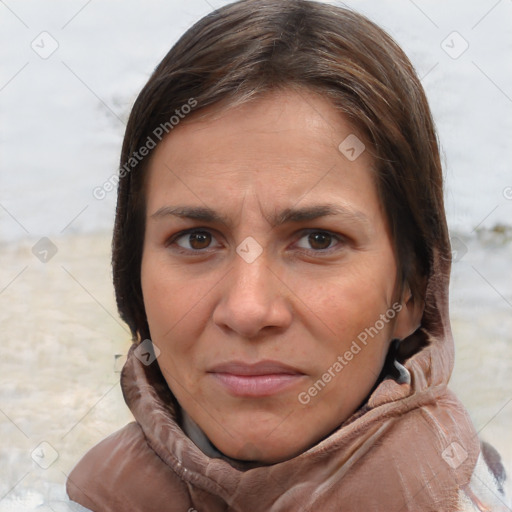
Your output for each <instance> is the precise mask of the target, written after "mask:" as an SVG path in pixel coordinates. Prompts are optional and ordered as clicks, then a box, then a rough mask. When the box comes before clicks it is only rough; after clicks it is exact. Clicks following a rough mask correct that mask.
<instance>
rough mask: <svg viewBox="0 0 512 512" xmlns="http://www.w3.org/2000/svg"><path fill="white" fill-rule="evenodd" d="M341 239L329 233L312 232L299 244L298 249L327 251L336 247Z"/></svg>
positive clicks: (301, 239) (302, 238)
mask: <svg viewBox="0 0 512 512" xmlns="http://www.w3.org/2000/svg"><path fill="white" fill-rule="evenodd" d="M339 241H340V238H339V237H338V236H336V235H334V234H333V233H329V232H328V231H310V232H309V233H306V234H305V235H304V236H302V237H301V238H300V239H299V241H298V242H297V247H299V248H301V249H307V250H313V251H325V250H327V249H331V248H332V247H334V246H335V245H336V244H337V243H338V242H339Z"/></svg>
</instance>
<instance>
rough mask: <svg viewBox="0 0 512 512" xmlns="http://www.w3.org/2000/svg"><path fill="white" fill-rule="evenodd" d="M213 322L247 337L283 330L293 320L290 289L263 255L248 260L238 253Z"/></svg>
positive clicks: (225, 280) (224, 281) (223, 283)
mask: <svg viewBox="0 0 512 512" xmlns="http://www.w3.org/2000/svg"><path fill="white" fill-rule="evenodd" d="M221 294H222V295H221V299H220V300H219V302H218V304H217V306H216V308H215V310H214V312H213V322H214V323H215V324H216V325H217V326H219V327H221V328H222V329H225V330H229V331H231V332H235V333H237V334H238V335H239V336H241V337H243V338H245V339H255V338H257V337H258V336H261V335H262V334H263V332H265V333H268V332H270V331H271V330H275V331H282V330H284V329H286V328H287V327H288V326H289V325H290V323H291V321H292V311H291V307H290V301H289V300H288V299H287V295H288V294H289V290H288V289H287V287H286V286H285V284H284V283H283V282H282V281H281V280H280V278H279V277H278V275H277V273H276V272H275V271H272V269H271V268H270V266H269V262H268V260H267V258H265V257H263V256H261V257H259V258H258V259H257V260H256V261H253V262H252V263H247V262H246V261H244V260H243V259H242V258H241V257H239V256H238V255H235V256H234V262H233V266H232V268H231V271H230V272H229V273H228V274H227V276H226V278H225V279H224V280H223V282H222V287H221Z"/></svg>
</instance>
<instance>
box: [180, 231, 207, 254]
mask: <svg viewBox="0 0 512 512" xmlns="http://www.w3.org/2000/svg"><path fill="white" fill-rule="evenodd" d="M212 241H213V236H212V234H211V233H209V232H208V231H192V232H191V233H185V234H183V235H181V236H180V237H179V238H177V239H176V244H177V245H179V246H180V247H182V248H183V249H189V250H193V251H200V250H202V249H208V248H209V247H210V245H211V244H212Z"/></svg>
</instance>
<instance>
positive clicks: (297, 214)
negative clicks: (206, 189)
mask: <svg viewBox="0 0 512 512" xmlns="http://www.w3.org/2000/svg"><path fill="white" fill-rule="evenodd" d="M334 215H337V216H341V217H343V218H344V219H346V220H347V221H351V222H358V223H363V224H370V221H369V219H368V217H367V216H366V215H365V214H364V213H362V212H360V211H358V210H354V209H352V208H348V207H345V206H340V205H336V204H319V205H314V206H306V207H302V208H285V209H284V210H283V211H281V212H279V213H277V215H273V216H272V218H271V219H267V220H268V221H269V222H270V224H271V225H272V226H274V227H276V226H281V225H282V224H286V223H292V222H307V221H311V220H315V219H319V218H321V217H328V216H334ZM167 216H175V217H179V218H186V219H193V220H198V221H201V222H210V223H219V224H226V225H229V224H230V221H229V219H228V218H227V217H224V216H223V215H221V214H219V213H217V212H216V211H214V210H212V209H211V208H209V207H207V206H175V207H173V206H163V207H162V208H159V209H158V210H157V211H156V212H155V213H153V214H152V215H150V217H151V218H152V219H160V218H165V217H167Z"/></svg>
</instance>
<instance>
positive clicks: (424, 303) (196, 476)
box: [68, 0, 507, 512]
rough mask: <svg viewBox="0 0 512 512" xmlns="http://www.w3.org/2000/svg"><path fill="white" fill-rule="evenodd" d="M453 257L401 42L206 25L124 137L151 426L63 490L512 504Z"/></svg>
mask: <svg viewBox="0 0 512 512" xmlns="http://www.w3.org/2000/svg"><path fill="white" fill-rule="evenodd" d="M450 257H451V255H450V246H449V237H448V231H447V226H446V220H445V213H444V206H443V191H442V170H441V164H440V160H439V150H438V146H437V140H436V134H435V130H434V127H433V122H432V119H431V115H430V111H429V108H428V105H427V101H426V98H425V95H424V92H423V89H422V87H421V84H420V82H419V80H418V78H417V76H416V74H415V72H414V70H413V68H412V66H411V64H410V62H409V61H408V59H407V58H406V56H405V55H404V54H403V52H402V51H401V50H400V49H399V48H398V47H397V45H396V44H395V43H394V42H393V41H392V40H391V39H390V37H389V36H388V35H386V34H385V33H384V32H383V31H382V30H381V29H379V28H378V27H376V26H375V25H374V24H373V23H371V22H370V21H368V20H367V19H365V18H364V17H362V16H360V15H357V14H355V13H353V12H351V11H348V10H345V9H341V8H337V7H331V6H327V5H323V4H320V3H315V2H309V1H300V0H293V1H277V0H244V1H241V2H237V3H234V4H231V5H228V6H226V7H224V8H222V9H220V10H218V11H216V12H214V13H212V14H211V15H209V16H207V17H206V18H204V19H203V20H201V21H200V22H199V23H197V24H196V25H195V26H194V27H192V28H191V29H190V30H189V31H188V32H187V33H186V34H185V35H184V36H183V37H182V38H181V39H180V41H179V42H178V43H177V44H176V45H175V46H174V47H173V48H172V49H171V51H170V52H169V53H168V55H167V56H166V57H165V58H164V60H163V61H162V62H161V63H160V65H159V66H158V67H157V69H156V70H155V72H154V73H153V75H152V77H151V78H150V80H149V82H148V83H147V84H146V86H145V87H144V89H143V90H142V92H141V93H140V95H139V97H138V99H137V101H136V103H135V105H134V107H133V110H132V113H131V116H130V119H129V122H128V126H127V130H126V135H125V139H124V144H123V150H122V157H121V170H120V183H119V191H118V206H117V213H116V224H115V232H114V241H113V267H114V285H115V290H116V296H117V301H118V306H119V311H120V314H121V316H122V318H123V319H124V320H125V321H126V322H127V324H128V325H129V326H130V329H131V331H132V334H133V338H134V341H135V343H134V346H133V348H132V350H131V351H130V354H129V357H128V361H127V363H126V365H125V368H124V369H123V373H122V378H121V383H122V388H123V392H124V396H125V399H126V402H127V404H128V406H129V407H130V409H131V411H132V413H133V414H134V417H135V420H136V422H134V423H131V424H129V425H127V426H126V427H125V428H124V429H122V430H120V431H119V432H116V433H114V434H113V435H111V436H110V437H108V438H107V439H105V440H104V441H103V442H101V443H100V444H99V445H97V446H96V447H94V448H93V449H92V450H91V451H90V452H89V453H88V454H86V456H85V457H84V458H83V459H82V460H81V461H80V462H79V463H78V465H77V467H76V468H75V469H74V470H73V472H72V473H71V475H70V477H69V479H68V493H69V496H70V497H71V499H72V500H74V501H77V502H79V503H81V504H83V505H84V506H86V507H88V508H90V509H92V510H95V511H107V510H108V511H114V510H116V511H120V510H122V511H153V510H154V511H162V510H173V511H180V510H183V511H185V510H198V511H221V510H233V511H259V510H261V511H272V512H277V511H290V510H293V511H298V510H327V511H338V510H347V511H351V510H353V511H359V510H379V511H386V512H388V511H395V510H396V511H399V510H411V511H412V510H414V511H434V510H435V511H439V510H442V511H456V510H507V509H506V508H505V505H503V502H504V496H503V494H502V490H501V485H502V483H503V478H504V474H503V469H502V467H501V464H500V462H499V456H498V455H497V454H496V453H495V452H494V451H493V449H492V448H490V447H487V446H486V447H483V448H481V447H480V443H479V441H478V437H477V434H476V432H475V430H474V427H473V425H472V424H471V421H470V419H469V416H468V414H467V412H466V411H465V409H464V408H463V406H462V405H461V404H460V402H458V400H457V399H456V397H455V396H454V395H453V394H452V393H451V392H450V391H449V390H448V389H447V382H448V380H449V377H450V373H451V370H452V366H453V342H452V338H451V333H450V326H449V318H448V281H449V270H450ZM150 340H151V341H150ZM500 507H501V508H500Z"/></svg>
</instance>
